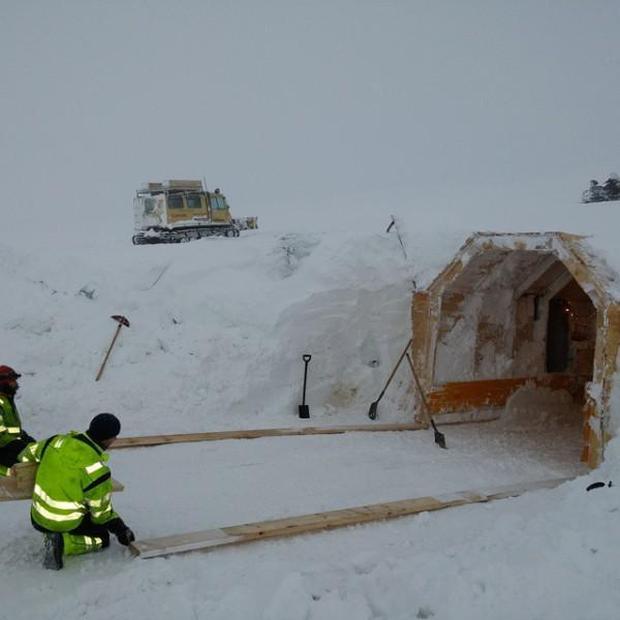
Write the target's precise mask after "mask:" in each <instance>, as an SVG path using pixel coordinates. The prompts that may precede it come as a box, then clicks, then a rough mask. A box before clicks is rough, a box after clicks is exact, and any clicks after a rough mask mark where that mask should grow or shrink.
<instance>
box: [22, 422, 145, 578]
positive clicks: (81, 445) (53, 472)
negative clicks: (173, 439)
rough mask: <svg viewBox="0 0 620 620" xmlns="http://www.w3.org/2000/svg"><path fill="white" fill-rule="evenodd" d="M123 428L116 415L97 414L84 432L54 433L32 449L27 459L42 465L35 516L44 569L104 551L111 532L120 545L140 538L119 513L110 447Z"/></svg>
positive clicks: (26, 452)
mask: <svg viewBox="0 0 620 620" xmlns="http://www.w3.org/2000/svg"><path fill="white" fill-rule="evenodd" d="M120 430H121V424H120V422H119V420H118V418H117V417H116V416H114V415H112V414H111V413H100V414H99V415H96V416H95V417H94V418H93V419H92V421H91V423H90V426H89V427H88V430H87V431H86V432H85V433H76V432H71V433H69V434H68V435H55V436H53V437H50V438H49V439H46V440H44V441H40V442H38V443H36V444H31V445H29V446H28V447H27V448H26V449H25V450H24V451H23V452H22V453H21V455H20V458H21V460H22V461H33V462H36V463H39V467H38V469H37V476H36V479H35V486H34V492H33V495H32V508H31V511H30V517H31V520H32V525H33V526H34V527H35V529H37V530H39V531H40V532H43V533H45V535H46V536H45V558H44V561H43V565H44V566H45V568H51V569H55V570H60V569H61V568H62V567H63V556H68V555H79V554H82V553H90V552H92V551H100V550H101V549H105V548H106V547H107V546H109V544H110V532H111V533H112V534H114V535H115V536H116V538H117V539H118V542H119V543H120V544H121V545H128V544H129V543H130V542H132V541H133V540H134V539H135V537H134V534H133V532H132V531H131V530H130V529H129V528H128V527H127V526H126V525H125V523H124V522H123V520H122V519H121V518H120V517H119V516H118V514H116V512H114V509H113V508H112V502H111V499H110V496H111V493H112V478H111V474H110V469H109V468H108V466H107V465H106V461H107V460H108V455H107V454H106V453H105V452H104V451H105V450H106V449H107V448H109V447H110V446H111V445H112V443H113V442H114V440H115V439H116V436H117V435H118V434H119V432H120Z"/></svg>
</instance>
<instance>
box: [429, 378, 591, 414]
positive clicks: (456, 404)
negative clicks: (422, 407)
mask: <svg viewBox="0 0 620 620" xmlns="http://www.w3.org/2000/svg"><path fill="white" fill-rule="evenodd" d="M526 383H529V384H531V385H533V386H536V387H546V388H551V389H553V390H567V391H569V392H570V393H571V394H572V395H573V397H575V396H577V395H578V394H579V392H580V385H579V383H578V381H577V380H576V378H575V377H573V376H571V375H560V374H552V375H544V376H542V377H518V378H514V379H513V378H511V379H485V380H483V381H462V382H452V383H446V384H444V385H442V386H440V387H438V388H435V389H434V390H433V391H431V392H430V393H429V394H428V405H429V408H430V410H431V413H448V412H452V411H465V410H468V409H476V408H478V407H503V406H505V404H506V401H507V400H508V398H509V396H510V395H511V394H513V393H514V392H515V391H516V390H517V389H518V388H520V387H521V386H523V385H525V384H526Z"/></svg>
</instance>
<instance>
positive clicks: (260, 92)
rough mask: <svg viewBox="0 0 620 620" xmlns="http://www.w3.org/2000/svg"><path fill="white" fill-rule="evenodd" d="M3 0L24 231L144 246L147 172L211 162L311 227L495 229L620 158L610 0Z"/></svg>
mask: <svg viewBox="0 0 620 620" xmlns="http://www.w3.org/2000/svg"><path fill="white" fill-rule="evenodd" d="M0 7H1V8H0V12H1V15H0V58H1V59H2V60H1V62H0V84H1V85H2V91H3V94H2V97H1V98H0V118H1V120H2V122H1V124H0V180H1V182H2V188H3V192H2V194H3V197H2V201H1V204H2V207H1V209H2V214H3V222H4V226H3V229H4V231H5V236H7V237H8V240H9V241H12V242H16V243H21V242H22V241H23V242H24V243H25V242H26V241H28V240H30V241H35V242H36V243H41V242H43V241H44V240H48V241H49V242H50V243H69V242H70V241H69V240H70V238H71V237H73V236H78V235H82V236H84V235H90V236H92V237H94V238H97V239H100V240H104V241H105V240H106V239H108V238H110V239H111V238H116V239H126V240H127V243H130V237H131V233H132V228H133V223H132V214H131V201H132V197H133V194H134V192H135V190H136V189H137V188H138V187H139V186H140V185H141V184H142V183H143V182H145V181H148V180H164V179H169V178H205V179H206V182H207V184H208V185H209V187H210V188H214V187H216V186H217V187H221V188H222V189H223V191H224V193H225V194H226V195H227V197H228V199H229V202H230V203H231V206H232V210H233V214H234V215H238V216H244V215H257V216H258V217H259V223H260V224H261V225H262V227H263V228H276V229H277V228H295V227H297V228H304V229H317V230H318V229H327V228H329V227H331V226H345V225H346V224H347V222H349V223H350V222H352V221H355V220H359V221H361V220H364V221H366V222H371V223H373V225H375V224H376V225H377V226H379V225H380V223H382V222H384V221H386V220H387V217H388V214H390V213H394V212H396V213H399V212H408V213H409V214H410V215H411V214H412V213H413V214H414V215H415V214H416V213H419V215H420V222H427V221H428V220H429V213H432V215H433V217H435V218H437V216H439V219H446V218H449V219H451V220H454V219H456V220H462V221H463V222H468V221H469V220H470V218H471V217H472V215H475V216H476V217H478V218H479V219H478V220H477V221H476V224H480V225H483V224H484V223H485V222H487V221H488V222H489V225H490V226H491V225H496V226H499V225H500V223H501V220H502V218H504V217H506V216H507V215H508V212H509V211H510V210H513V209H515V208H519V209H521V210H524V212H525V213H527V212H528V210H531V211H532V212H535V211H536V209H538V208H539V207H538V201H539V200H541V199H542V198H544V199H545V201H546V203H547V204H549V202H551V203H552V204H557V205H558V208H562V205H565V204H569V203H570V204H573V203H576V202H578V201H579V198H580V195H581V191H582V190H583V189H585V187H586V186H587V182H588V180H589V179H590V178H598V179H599V180H601V179H602V180H604V178H606V176H607V175H608V174H609V173H610V172H612V171H620V170H618V168H620V157H619V149H618V145H619V144H620V123H618V122H617V113H618V109H620V81H619V80H618V73H619V71H618V69H619V67H620V62H619V61H620V37H619V36H618V33H619V30H620V4H618V3H617V2H612V1H609V2H605V1H596V2H587V3H586V2H581V1H570V0H556V1H554V2H541V1H540V0H535V1H533V0H532V1H531V0H526V1H522V2H518V3H516V2H512V1H488V2H480V1H472V2H467V3H463V2H458V1H455V2H447V1H437V2H430V1H428V2H423V1H409V2H407V1H404V0H403V1H400V2H396V1H395V2H370V1H367V0H356V1H352V0H339V1H337V2H327V1H315V2H309V1H308V2H299V1H297V2H296V1H281V2H275V1H267V2H250V1H245V0H244V1H230V2H226V1H222V2H213V1H202V2H201V1H196V2H190V1H182V2H178V3H170V2H149V1H140V2H138V1H132V2H124V1H110V2H105V3H102V2H94V1H79V2H78V1H59V0H57V1H54V2H38V1H37V2H35V1H31V0H25V1H23V2H20V3H14V2H10V1H9V0H2V1H1V2H0ZM566 228H570V226H569V225H567V227H566ZM7 232H8V233H9V235H6V233H7Z"/></svg>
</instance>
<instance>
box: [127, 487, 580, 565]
mask: <svg viewBox="0 0 620 620" xmlns="http://www.w3.org/2000/svg"><path fill="white" fill-rule="evenodd" d="M567 480H569V479H568V478H559V479H553V480H542V481H537V482H526V483H522V484H517V485H511V486H505V487H498V488H494V489H487V490H479V491H462V492H457V493H445V494H442V495H436V496H434V497H418V498H416V499H406V500H402V501H396V502H388V503H385V504H371V505H367V506H358V507H356V508H347V509H344V510H333V511H331V512H319V513H315V514H308V515H302V516H299V517H290V518H286V519H276V520H273V521H261V522H258V523H247V524H245V525H234V526H232V527H223V528H219V529H214V530H203V531H200V532H190V533H187V534H179V535H177V536H165V537H162V538H151V539H147V540H139V541H136V542H134V543H132V544H131V550H132V551H133V553H134V554H136V555H139V556H140V557H142V558H156V557H161V556H167V555H173V554H177V553H187V552H188V551H208V550H210V549H214V548H218V547H224V546H227V545H237V544H242V543H246V542H251V541H254V540H262V539H265V538H281V537H284V536H294V535H296V534H308V533H310V532H317V531H325V530H330V529H334V528H337V527H346V526H349V525H360V524H362V523H369V522H371V521H383V520H385V519H394V518H398V517H404V516H408V515H414V514H418V513H420V512H427V511H431V510H442V509H444V508H451V507H454V506H463V505H465V504H473V503H477V502H488V501H491V500H495V499H504V498H507V497H515V496H517V495H521V494H523V493H525V492H527V491H535V490H538V489H551V488H554V487H556V486H558V485H560V484H562V483H563V482H566V481H567Z"/></svg>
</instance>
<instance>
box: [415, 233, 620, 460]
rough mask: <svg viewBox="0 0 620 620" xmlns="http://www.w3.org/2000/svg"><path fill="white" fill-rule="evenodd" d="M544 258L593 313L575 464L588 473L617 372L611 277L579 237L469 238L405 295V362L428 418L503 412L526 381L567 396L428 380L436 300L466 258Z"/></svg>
mask: <svg viewBox="0 0 620 620" xmlns="http://www.w3.org/2000/svg"><path fill="white" fill-rule="evenodd" d="M519 250H520V251H529V252H539V253H541V254H543V253H544V254H552V255H553V256H554V257H555V258H556V259H557V260H558V261H560V262H561V263H562V264H563V265H564V267H565V268H566V269H567V270H568V272H569V273H570V275H571V276H572V277H573V278H574V279H575V281H576V282H577V283H578V284H579V286H580V287H581V288H582V289H583V290H584V292H586V294H587V295H588V297H589V298H590V300H591V301H592V304H593V305H594V307H595V308H596V342H595V351H594V362H593V373H592V381H591V382H590V383H589V384H588V385H587V386H586V397H585V404H584V408H583V421H584V424H583V446H582V454H581V458H582V460H583V461H584V462H586V463H588V464H589V465H590V466H591V467H596V466H597V465H598V464H600V462H601V461H602V460H603V459H604V448H605V443H606V442H607V440H608V439H609V437H610V435H611V432H612V428H613V427H612V424H611V419H610V418H611V412H610V397H611V394H612V390H613V387H614V381H615V374H616V369H617V354H618V347H619V344H620V305H619V304H618V303H617V301H616V300H615V299H614V298H613V296H612V294H611V293H610V292H609V291H610V288H611V287H610V286H609V283H610V282H612V281H613V279H614V277H615V276H614V274H613V273H612V272H611V271H610V270H609V268H608V267H607V266H606V265H605V264H604V263H603V262H602V261H601V260H600V259H598V258H597V257H596V255H595V254H594V252H593V251H592V250H591V249H590V248H589V247H588V245H587V242H586V240H585V238H584V237H580V236H576V235H571V234H567V233H562V232H544V233H481V232H480V233H475V234H474V235H472V236H471V237H469V238H468V239H467V240H466V242H465V243H464V244H463V246H462V247H461V248H460V250H459V251H458V252H457V254H456V256H455V257H454V258H453V260H452V261H450V262H449V263H448V264H447V265H446V267H445V268H444V269H443V270H442V271H441V273H439V275H438V276H437V277H436V278H435V279H434V280H433V282H432V283H431V284H430V285H429V286H428V288H426V289H425V290H421V291H417V292H415V293H414V294H413V300H412V311H411V319H412V354H413V359H414V363H415V365H416V368H417V370H418V372H419V376H420V379H421V383H422V386H423V388H424V389H425V391H426V392H427V397H428V402H429V405H430V407H431V410H432V412H433V413H434V414H435V415H437V416H438V417H441V415H442V414H446V413H451V412H455V411H459V412H467V411H470V412H471V411H473V410H478V409H481V408H488V407H503V406H504V405H505V403H506V400H507V399H508V397H509V396H510V395H511V394H512V393H513V392H514V391H516V390H517V389H518V388H519V387H520V386H522V385H524V384H525V383H527V382H530V381H533V382H535V383H536V384H537V385H544V386H547V387H551V388H558V389H560V388H562V389H565V388H567V385H565V383H564V382H563V381H562V380H561V378H560V377H555V376H553V375H547V376H537V377H519V378H511V379H492V380H488V381H473V382H466V383H461V384H458V383H443V384H441V383H439V382H438V381H437V380H436V377H435V355H436V351H437V343H438V333H439V326H440V321H441V317H442V313H443V312H444V311H445V308H442V296H443V293H444V292H445V291H446V290H447V289H448V287H449V286H450V285H451V284H452V283H454V281H455V280H456V279H457V278H458V277H459V275H460V274H462V273H463V271H464V270H465V269H466V268H467V266H468V265H469V264H470V262H471V261H472V260H473V259H474V258H477V257H478V258H479V257H480V255H481V254H483V253H485V252H498V251H500V252H502V253H510V252H511V251H519Z"/></svg>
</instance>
